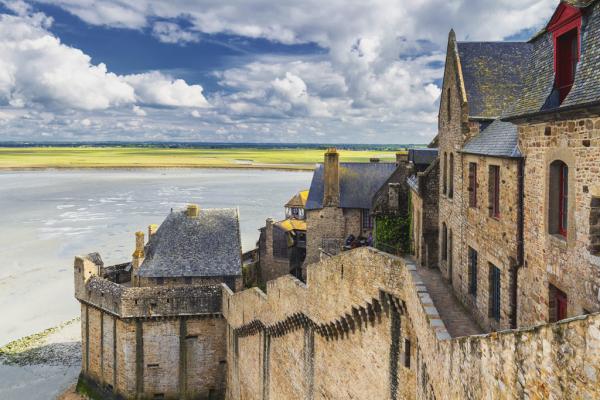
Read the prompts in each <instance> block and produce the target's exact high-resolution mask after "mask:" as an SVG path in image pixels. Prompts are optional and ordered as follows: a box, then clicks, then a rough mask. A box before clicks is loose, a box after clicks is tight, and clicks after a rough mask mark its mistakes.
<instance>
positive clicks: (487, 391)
mask: <svg viewBox="0 0 600 400" xmlns="http://www.w3.org/2000/svg"><path fill="white" fill-rule="evenodd" d="M363 310H364V311H363ZM223 315H224V317H225V318H226V320H227V323H228V325H229V332H230V333H229V346H231V347H230V348H231V349H232V353H231V354H230V357H231V358H230V363H229V368H230V371H229V372H228V374H229V379H230V380H229V382H230V383H231V385H230V386H231V387H228V393H229V398H235V396H236V395H237V394H239V393H246V394H247V395H248V396H250V397H252V396H257V395H258V394H257V393H256V390H255V389H252V388H253V387H254V388H262V389H260V390H262V393H263V394H264V393H267V394H270V395H271V396H273V398H277V396H285V395H287V396H289V395H290V393H295V394H296V395H299V394H302V396H305V395H306V396H309V397H310V398H313V397H314V398H339V397H338V396H341V395H343V394H344V393H345V394H347V395H350V394H351V395H353V396H357V398H365V397H362V396H363V395H366V393H377V394H378V395H377V396H380V397H377V398H400V397H407V398H437V399H454V398H524V397H529V398H597V397H598V396H600V385H599V382H598V379H599V377H600V351H598V350H599V349H600V315H599V314H593V315H588V316H582V317H576V318H573V319H570V320H565V321H562V322H560V323H555V324H546V325H540V326H536V327H531V328H527V329H521V330H508V331H502V332H496V333H491V334H486V335H477V336H464V337H458V338H452V337H451V336H450V335H449V333H448V332H447V330H446V328H445V324H444V318H445V317H446V316H444V315H439V312H438V310H437V309H436V307H435V305H434V304H433V301H432V299H431V297H430V295H429V293H428V292H427V290H426V288H425V285H424V283H423V282H422V281H421V278H420V276H419V274H418V273H417V269H416V266H415V265H414V263H413V262H412V261H411V260H406V259H401V258H397V257H393V256H390V255H387V254H385V253H381V252H378V251H376V250H374V249H370V248H361V249H356V250H354V251H350V252H346V253H343V254H342V255H339V256H337V257H332V258H328V259H326V260H323V261H322V262H320V263H317V264H314V265H311V266H310V267H309V268H308V279H307V284H306V285H304V284H303V283H302V282H300V281H298V280H296V279H294V278H292V277H288V276H286V277H282V278H280V279H277V280H275V281H272V282H269V283H268V290H267V294H265V293H263V292H262V291H260V290H258V289H256V288H255V289H250V290H246V291H243V292H239V293H235V294H234V293H233V292H231V291H230V290H228V289H227V288H224V294H223ZM399 321H401V323H400V322H399ZM359 324H360V325H359ZM353 327H354V328H356V329H353ZM298 332H300V333H298ZM301 332H304V333H301ZM302 335H304V338H305V339H304V342H302V339H300V338H302ZM307 335H308V336H307ZM299 340H300V342H299ZM260 343H262V344H260ZM302 343H304V344H302ZM411 343H412V345H415V344H416V346H417V347H418V351H414V352H411V351H410V346H411ZM385 349H389V352H388V351H387V350H385ZM383 350H385V351H383ZM382 351H383V352H382ZM254 353H257V354H262V356H261V357H262V361H261V364H260V365H261V366H262V372H260V371H259V372H258V375H256V374H254V375H249V374H250V373H249V372H248V371H247V368H248V367H249V366H250V364H249V363H252V362H254V361H251V360H254V356H252V354H254ZM302 354H304V358H299V359H297V361H296V362H288V361H289V360H288V359H289V358H290V357H291V359H294V357H300V356H301V355H302ZM306 354H309V356H306ZM415 354H418V356H415ZM401 356H402V357H401ZM381 357H384V359H386V358H387V360H388V362H385V363H379V362H378V361H377V360H380V359H381ZM400 359H402V360H404V362H403V363H400V362H399V360H400ZM286 360H288V361H286ZM279 363H284V364H285V365H280V364H279ZM331 363H341V364H343V365H344V368H343V370H337V369H335V368H332V367H331V366H330V365H331ZM355 364H356V365H355ZM400 364H403V365H402V366H400ZM403 367H404V368H403ZM314 371H319V372H318V373H315V372H314ZM360 371H363V372H360ZM364 371H368V373H369V374H370V373H373V374H376V375H377V376H379V377H380V378H379V379H378V380H372V379H367V377H366V376H365V375H361V373H362V374H364V373H365V372H364ZM255 375H256V376H255ZM386 376H387V377H389V380H387V379H381V377H386ZM292 378H294V379H296V381H298V379H299V381H298V382H301V383H302V384H300V383H299V386H297V387H287V386H285V385H284V382H289V381H293V379H292ZM261 380H262V383H260V381H261ZM333 381H335V382H337V384H336V385H335V387H332V386H331V385H330V383H331V382H333ZM238 386H239V387H238ZM257 390H258V389H257ZM386 393H387V394H386ZM281 398H283V397H281Z"/></svg>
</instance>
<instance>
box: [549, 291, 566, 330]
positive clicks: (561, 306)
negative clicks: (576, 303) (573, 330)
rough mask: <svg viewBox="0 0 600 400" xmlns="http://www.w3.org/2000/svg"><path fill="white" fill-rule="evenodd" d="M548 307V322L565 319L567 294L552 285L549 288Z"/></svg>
mask: <svg viewBox="0 0 600 400" xmlns="http://www.w3.org/2000/svg"><path fill="white" fill-rule="evenodd" d="M549 289H550V290H549V296H548V300H549V301H548V306H549V316H550V318H549V319H550V322H556V321H560V320H562V319H565V318H567V294H566V293H565V292H563V291H562V290H560V289H559V288H557V287H556V286H554V285H550V287H549Z"/></svg>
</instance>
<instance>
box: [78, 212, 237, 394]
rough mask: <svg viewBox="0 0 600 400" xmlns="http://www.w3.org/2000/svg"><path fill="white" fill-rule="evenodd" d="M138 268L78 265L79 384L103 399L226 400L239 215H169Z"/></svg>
mask: <svg viewBox="0 0 600 400" xmlns="http://www.w3.org/2000/svg"><path fill="white" fill-rule="evenodd" d="M149 232H150V233H151V234H152V235H151V236H150V238H149V241H148V242H147V243H144V238H143V236H144V235H143V233H141V232H138V233H137V234H136V250H135V252H134V254H133V260H132V262H131V263H124V264H119V265H116V266H110V267H104V265H103V263H102V260H101V258H100V256H99V255H98V254H97V253H94V254H90V255H87V256H82V257H76V258H75V264H74V275H75V297H76V298H77V300H78V301H79V302H80V304H81V332H82V371H81V378H80V384H81V385H85V386H87V387H88V391H91V392H93V393H95V396H96V398H102V399H111V398H115V399H141V398H144V399H146V398H147V399H175V398H185V399H218V398H223V397H224V395H225V388H226V383H227V382H226V380H225V376H226V370H227V365H226V363H227V343H226V340H225V335H226V326H227V324H226V323H225V320H224V319H223V315H222V286H223V285H225V286H227V287H228V288H230V290H232V291H236V290H238V289H240V288H241V241H240V232H239V218H238V212H237V210H236V209H219V210H217V209H212V210H200V209H199V208H198V207H197V206H193V205H192V206H189V207H188V209H187V210H185V211H176V212H172V213H171V214H169V216H168V217H167V218H166V219H165V221H164V222H163V224H162V225H161V226H160V227H159V228H158V230H157V231H154V228H153V227H152V228H150V230H149Z"/></svg>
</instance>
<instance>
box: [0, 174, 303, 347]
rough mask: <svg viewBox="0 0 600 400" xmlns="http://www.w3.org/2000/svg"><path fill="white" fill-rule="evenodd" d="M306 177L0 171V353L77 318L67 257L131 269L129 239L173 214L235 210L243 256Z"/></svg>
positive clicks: (282, 213)
mask: <svg viewBox="0 0 600 400" xmlns="http://www.w3.org/2000/svg"><path fill="white" fill-rule="evenodd" d="M311 175H312V174H311V173H308V172H284V171H259V170H218V169H214V170H212V169H144V170H71V171H69V170H67V171H57V170H48V171H26V172H0V210H1V211H0V212H1V215H2V217H1V219H0V316H1V317H0V345H2V344H4V343H6V342H8V341H10V340H14V339H17V338H19V337H22V336H25V335H29V334H32V333H35V332H38V331H40V330H43V329H45V328H47V327H50V326H54V325H56V324H58V323H60V322H62V321H65V320H68V319H71V318H72V317H74V316H76V315H78V314H79V305H78V303H77V302H76V301H75V299H74V297H73V274H72V265H73V257H74V256H75V255H78V254H85V253H89V252H93V251H98V252H100V254H101V255H102V258H103V260H104V262H105V264H107V265H110V264H114V263H120V262H125V261H128V260H129V258H130V256H131V253H132V252H133V246H134V232H135V231H137V230H143V231H146V230H147V226H148V225H149V224H152V223H157V224H159V223H160V222H162V220H163V219H164V218H165V216H166V215H167V214H168V213H169V211H170V209H171V207H173V208H180V207H184V206H185V205H186V204H187V203H191V202H193V203H197V204H199V205H200V206H201V207H206V208H209V207H239V209H240V220H241V221H240V222H241V231H242V246H243V248H244V250H249V249H251V248H253V247H254V245H255V243H256V241H257V240H258V231H257V229H258V228H260V227H261V226H263V225H264V222H265V219H266V218H267V217H274V218H283V216H284V209H283V204H285V202H286V201H287V200H288V199H289V198H290V197H291V196H292V195H293V194H294V193H295V192H297V191H298V190H302V189H307V188H308V187H309V185H310V179H311Z"/></svg>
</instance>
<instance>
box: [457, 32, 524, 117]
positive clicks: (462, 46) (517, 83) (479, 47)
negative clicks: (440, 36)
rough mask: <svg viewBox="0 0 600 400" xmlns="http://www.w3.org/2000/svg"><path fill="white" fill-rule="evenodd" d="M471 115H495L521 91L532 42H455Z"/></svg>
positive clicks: (500, 113)
mask: <svg viewBox="0 0 600 400" xmlns="http://www.w3.org/2000/svg"><path fill="white" fill-rule="evenodd" d="M457 50H458V56H459V58H460V65H461V69H462V76H463V81H464V85H465V90H466V94H467V101H468V104H469V116H470V117H472V118H485V119H495V118H497V117H499V116H501V115H502V113H503V111H504V110H506V108H507V107H509V106H510V105H511V104H513V103H514V102H515V101H516V99H517V98H518V97H519V95H520V94H521V90H522V87H523V83H524V81H525V75H526V74H527V73H528V71H527V65H528V62H529V59H530V57H531V50H532V46H531V44H529V43H525V42H457Z"/></svg>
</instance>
